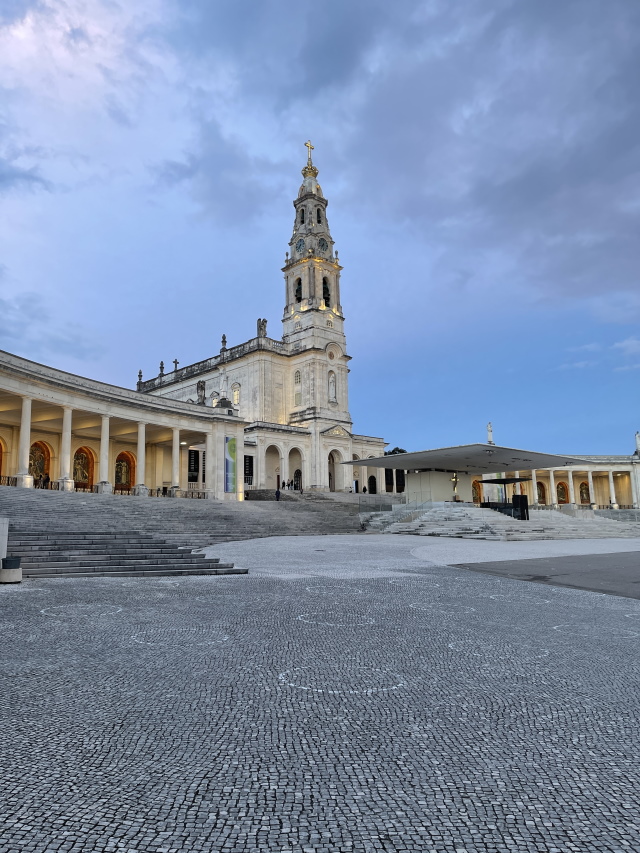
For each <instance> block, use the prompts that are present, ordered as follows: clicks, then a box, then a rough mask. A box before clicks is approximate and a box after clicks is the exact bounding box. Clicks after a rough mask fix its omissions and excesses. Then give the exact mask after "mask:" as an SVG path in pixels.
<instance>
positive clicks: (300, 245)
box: [296, 237, 304, 252]
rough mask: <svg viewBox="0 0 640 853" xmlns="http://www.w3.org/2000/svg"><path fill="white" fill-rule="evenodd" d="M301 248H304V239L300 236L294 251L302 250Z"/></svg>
mask: <svg viewBox="0 0 640 853" xmlns="http://www.w3.org/2000/svg"><path fill="white" fill-rule="evenodd" d="M303 249H304V240H303V239H302V237H301V238H300V239H299V240H298V242H297V243H296V252H302V250H303Z"/></svg>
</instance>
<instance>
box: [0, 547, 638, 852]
mask: <svg viewBox="0 0 640 853" xmlns="http://www.w3.org/2000/svg"><path fill="white" fill-rule="evenodd" d="M406 540H410V541H409V542H408V545H409V546H412V547H406V545H405V544H404V542H405V541H406ZM440 544H442V543H440ZM456 544H457V543H456ZM463 544H465V545H466V544H472V545H476V544H478V543H463ZM491 544H495V545H511V544H517V545H519V546H522V545H535V546H543V547H542V548H541V549H540V550H539V551H538V552H537V553H538V554H539V555H541V556H546V557H550V556H554V555H553V553H551V552H550V551H548V550H547V551H545V548H544V546H551V545H553V546H558V545H560V544H562V545H563V546H566V545H567V543H566V542H563V543H546V542H535V543H491ZM624 544H625V546H626V548H625V550H627V551H628V550H629V542H628V541H627V542H625V543H624ZM607 546H608V550H609V552H610V551H611V550H613V549H612V548H611V540H609V541H608V542H607ZM576 547H582V548H584V547H585V545H584V542H580V543H576ZM594 547H595V546H594ZM420 548H422V542H421V543H420V545H419V546H418V549H417V550H418V551H419V553H418V554H417V555H416V554H413V553H412V550H413V551H415V550H416V543H415V539H413V537H391V536H369V535H366V536H351V537H349V536H347V537H330V536H324V537H295V538H290V539H266V540H253V541H248V542H241V543H226V544H224V545H222V546H216V548H214V549H213V552H214V553H216V554H218V555H219V556H221V557H229V558H230V559H234V560H235V561H236V562H237V563H238V564H240V565H246V566H248V567H249V568H250V570H251V574H250V575H249V576H240V577H238V576H235V577H207V578H198V577H182V578H179V579H164V580H159V579H139V580H138V579H115V578H100V579H95V580H94V579H64V580H60V579H56V580H38V581H36V580H33V581H28V582H25V583H24V584H22V585H21V586H16V587H5V588H0V636H1V639H2V646H1V652H0V654H1V655H2V665H1V666H0V683H1V689H0V714H1V715H2V721H1V726H0V733H1V734H0V740H1V743H2V753H1V759H0V780H1V781H0V803H1V808H0V811H1V814H2V822H1V823H0V853H16V851H30V853H31V851H33V853H48V851H96V850H97V851H130V853H133V851H136V853H137V851H144V853H178V851H180V853H182V851H202V853H204V851H207V853H227V851H233V852H234V853H235V851H238V853H240V851H242V853H244V851H247V853H258V851H260V853H262V851H268V853H285V851H286V853H344V851H354V853H378V851H388V853H399V852H400V851H402V853H406V851H411V852H412V853H463V852H464V853H503V852H504V853H507V851H508V853H521V851H522V853H525V851H526V853H530V852H531V853H533V852H534V851H535V853H543V851H544V853H552V852H553V853H567V851H580V853H582V851H584V852H585V853H587V851H588V853H592V851H593V853H595V852H596V851H615V853H622V851H638V850H640V844H639V842H638V839H639V838H640V820H639V818H638V815H639V814H640V784H639V783H640V764H639V762H638V740H639V739H638V731H637V721H638V719H639V718H640V715H639V711H640V708H639V707H638V706H639V705H640V701H639V695H640V694H639V691H638V682H639V680H640V662H639V657H638V640H639V638H640V602H638V601H636V600H632V599H626V598H620V597H616V596H609V595H601V594H597V593H592V592H584V591H580V590H573V589H565V588H560V587H550V586H544V585H539V584H524V583H522V582H520V581H516V580H511V579H508V578H500V577H496V576H492V575H487V574H480V573H478V572H469V571H466V570H464V569H459V568H451V567H448V566H446V565H443V564H442V563H437V562H436V561H435V559H434V560H426V559H425V557H424V554H423V553H422V552H421V551H420ZM456 553H457V554H458V555H459V554H460V553H461V551H460V550H458V551H457V552H456ZM487 553H488V552H485V551H483V553H482V557H483V558H484V560H485V561H487V560H488V559H491V557H489V558H488V557H487ZM494 553H495V552H494ZM578 553H579V552H578ZM601 553H607V552H606V551H602V552H601ZM563 554H564V555H567V552H566V551H563ZM430 556H431V557H433V558H435V556H436V555H435V552H433V551H432V552H430ZM527 556H528V557H529V558H531V557H532V552H531V551H529V552H528V554H527ZM454 557H455V555H454ZM450 558H451V556H449V557H448V559H450ZM457 561H458V562H461V561H462V560H457ZM494 561H495V560H494Z"/></svg>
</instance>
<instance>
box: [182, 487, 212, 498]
mask: <svg viewBox="0 0 640 853" xmlns="http://www.w3.org/2000/svg"><path fill="white" fill-rule="evenodd" d="M176 497H180V498H191V499H192V500H204V499H205V498H206V497H207V493H206V492H203V491H196V490H195V489H187V490H186V491H185V490H181V491H179V492H178V493H177V494H176Z"/></svg>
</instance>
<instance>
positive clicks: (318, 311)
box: [282, 142, 346, 353]
mask: <svg viewBox="0 0 640 853" xmlns="http://www.w3.org/2000/svg"><path fill="white" fill-rule="evenodd" d="M305 145H306V147H307V152H308V153H307V163H306V165H305V167H304V168H303V169H302V178H303V180H302V185H301V187H300V189H299V191H298V197H297V198H296V199H295V201H294V202H293V206H294V208H295V212H296V217H295V221H294V223H293V234H292V236H291V240H290V241H289V251H288V252H287V256H286V260H285V265H284V267H283V268H282V272H283V273H284V278H285V293H286V296H285V302H286V304H285V308H284V316H283V318H282V322H283V327H284V328H283V331H284V340H285V341H286V342H287V343H289V344H291V345H292V347H293V349H294V350H305V349H325V348H326V347H327V345H328V344H329V343H332V342H333V343H336V344H338V346H339V347H340V348H341V350H342V352H343V353H344V352H345V350H346V340H345V336H344V317H343V315H342V306H341V304H340V271H341V270H342V267H341V266H340V263H339V261H338V253H337V252H335V251H334V248H333V245H334V243H333V239H332V238H331V231H330V230H329V222H328V220H327V205H328V204H329V202H328V201H327V199H326V198H325V197H324V196H323V195H322V189H321V188H320V184H319V183H318V180H317V179H318V169H317V168H316V167H315V166H314V165H313V160H312V158H311V152H312V151H313V145H312V144H311V142H305Z"/></svg>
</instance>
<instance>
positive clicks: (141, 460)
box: [134, 423, 149, 496]
mask: <svg viewBox="0 0 640 853" xmlns="http://www.w3.org/2000/svg"><path fill="white" fill-rule="evenodd" d="M145 427H146V424H144V423H139V424H138V450H137V456H138V458H137V459H136V480H137V481H138V482H137V483H136V485H135V489H134V494H136V495H143V496H145V495H148V494H149V491H148V489H147V487H146V486H145V484H144V480H145V462H146V457H145V453H146V439H145Z"/></svg>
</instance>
